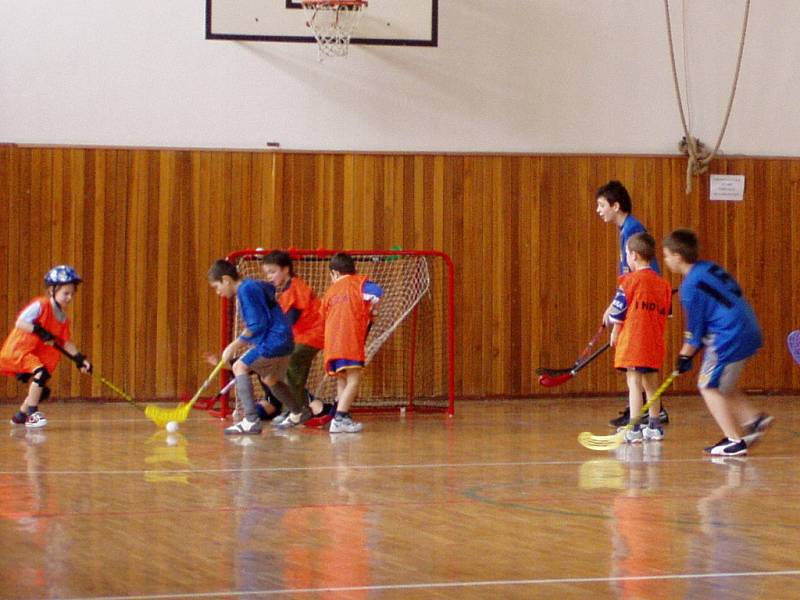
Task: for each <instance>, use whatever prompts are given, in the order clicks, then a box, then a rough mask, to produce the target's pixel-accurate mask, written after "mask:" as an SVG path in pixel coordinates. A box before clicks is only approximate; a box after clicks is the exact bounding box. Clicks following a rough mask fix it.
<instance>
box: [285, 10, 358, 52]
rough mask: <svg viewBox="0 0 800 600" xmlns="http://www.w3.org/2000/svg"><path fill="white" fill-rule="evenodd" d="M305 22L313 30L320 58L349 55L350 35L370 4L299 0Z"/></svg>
mask: <svg viewBox="0 0 800 600" xmlns="http://www.w3.org/2000/svg"><path fill="white" fill-rule="evenodd" d="M300 2H301V4H302V5H303V10H304V11H305V13H306V19H307V20H306V25H307V26H308V27H310V28H311V29H312V30H313V31H314V37H315V38H316V40H317V46H318V50H319V60H320V61H322V60H323V59H324V58H325V57H326V56H347V49H348V48H349V46H350V36H351V35H352V33H353V31H355V29H356V27H357V26H358V22H359V21H360V20H361V15H362V14H363V12H364V9H365V8H366V7H367V0H300Z"/></svg>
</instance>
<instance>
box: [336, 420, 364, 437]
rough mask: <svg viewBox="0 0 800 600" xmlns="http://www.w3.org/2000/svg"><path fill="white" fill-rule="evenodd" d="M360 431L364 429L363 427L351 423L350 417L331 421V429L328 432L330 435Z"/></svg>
mask: <svg viewBox="0 0 800 600" xmlns="http://www.w3.org/2000/svg"><path fill="white" fill-rule="evenodd" d="M362 429H364V426H363V425H362V424H361V423H358V422H356V421H353V419H351V418H350V417H344V418H341V419H334V420H333V421H331V427H330V429H329V430H328V431H330V432H331V433H358V432H359V431H361V430H362Z"/></svg>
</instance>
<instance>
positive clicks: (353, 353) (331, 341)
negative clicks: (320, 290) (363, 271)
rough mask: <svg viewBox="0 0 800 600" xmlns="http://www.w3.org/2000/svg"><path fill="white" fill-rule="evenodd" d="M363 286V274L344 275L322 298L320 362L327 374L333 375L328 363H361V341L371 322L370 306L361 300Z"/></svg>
mask: <svg viewBox="0 0 800 600" xmlns="http://www.w3.org/2000/svg"><path fill="white" fill-rule="evenodd" d="M365 283H367V277H366V276H365V275H346V276H345V277H342V278H341V279H339V280H338V281H336V282H334V283H333V285H331V287H329V288H328V290H327V291H326V292H325V295H324V296H323V297H322V317H323V318H324V319H325V350H324V352H323V361H324V365H325V370H326V371H327V372H328V373H329V374H333V373H334V372H335V369H334V368H331V366H330V365H331V361H339V360H341V361H355V362H359V363H361V365H363V363H364V360H365V357H364V342H365V341H366V339H367V331H368V329H369V324H370V322H371V321H372V314H371V312H370V311H371V307H372V304H371V302H370V301H369V300H365V299H364V284H365ZM373 285H374V284H373Z"/></svg>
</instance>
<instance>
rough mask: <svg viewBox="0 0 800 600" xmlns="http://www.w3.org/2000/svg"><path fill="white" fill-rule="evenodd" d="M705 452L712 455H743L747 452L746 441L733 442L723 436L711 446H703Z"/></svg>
mask: <svg viewBox="0 0 800 600" xmlns="http://www.w3.org/2000/svg"><path fill="white" fill-rule="evenodd" d="M705 453H706V454H711V455H712V456H744V455H745V454H747V442H745V441H744V440H739V441H738V442H734V441H733V440H732V439H730V438H726V437H724V438H722V439H721V440H720V441H718V442H717V443H716V444H714V445H713V446H709V447H708V448H705Z"/></svg>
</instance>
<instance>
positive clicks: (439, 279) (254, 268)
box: [214, 248, 455, 416]
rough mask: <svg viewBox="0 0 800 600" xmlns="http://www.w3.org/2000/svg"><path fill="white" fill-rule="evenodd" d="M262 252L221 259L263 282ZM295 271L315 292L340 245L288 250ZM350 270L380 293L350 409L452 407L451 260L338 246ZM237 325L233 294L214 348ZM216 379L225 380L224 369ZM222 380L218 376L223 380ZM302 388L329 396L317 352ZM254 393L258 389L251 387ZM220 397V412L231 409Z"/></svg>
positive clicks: (321, 289)
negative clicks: (347, 258) (353, 267)
mask: <svg viewBox="0 0 800 600" xmlns="http://www.w3.org/2000/svg"><path fill="white" fill-rule="evenodd" d="M269 252H270V251H269V250H263V249H261V248H259V249H246V250H239V251H236V252H232V253H231V254H229V255H228V256H227V259H228V260H230V261H231V262H232V263H233V264H235V265H236V266H237V268H238V269H239V273H240V275H241V276H242V277H249V278H253V279H266V277H265V275H264V272H263V269H262V258H263V256H264V255H266V254H268V253H269ZM288 252H289V254H290V255H291V257H292V262H293V266H294V272H295V275H296V276H298V277H300V278H302V279H303V280H304V281H305V282H306V283H307V284H308V285H309V286H311V288H312V289H313V290H314V292H315V293H316V294H317V296H318V297H320V298H321V297H322V295H323V294H324V293H325V290H326V289H327V288H328V286H329V285H330V283H331V280H330V275H329V273H330V271H329V267H328V265H329V261H330V258H331V256H333V255H334V254H336V253H337V252H341V250H297V249H290V250H288ZM344 252H347V253H348V254H350V255H351V256H352V257H353V259H354V260H355V263H356V270H357V272H358V273H360V274H363V275H367V277H368V278H369V279H370V280H372V281H375V283H377V284H379V285H380V286H381V287H382V288H383V290H384V297H383V299H382V301H381V305H380V310H379V311H378V314H377V316H376V318H375V321H374V322H373V324H372V327H371V328H370V331H369V334H368V336H367V342H366V357H367V364H366V368H365V370H364V376H363V378H362V380H361V385H360V386H359V395H358V399H357V400H356V402H355V404H354V409H355V410H372V411H384V410H387V411H388V410H397V409H399V408H405V409H406V411H409V412H412V411H446V412H447V414H449V415H453V414H454V412H455V337H454V324H455V317H454V286H455V274H454V273H455V271H454V267H453V261H452V260H451V259H450V257H449V256H448V255H447V254H445V253H443V252H436V251H430V250H344ZM242 329H243V325H242V324H241V322H240V317H239V311H238V309H237V306H236V300H235V298H234V299H232V300H230V301H229V300H225V299H223V301H222V317H221V338H222V347H225V346H226V345H227V344H228V343H230V341H231V340H232V339H233V336H234V335H238V333H239V332H240V331H241V330H242ZM224 373H225V375H224V376H223V377H224V378H227V377H228V374H227V372H224ZM224 383H226V381H223V385H224ZM306 389H307V391H308V392H309V393H310V394H312V395H313V396H314V397H315V398H319V399H321V400H323V401H326V402H331V401H333V400H334V398H335V395H336V386H335V381H334V380H333V378H331V377H327V376H326V375H325V373H324V371H323V367H322V352H320V353H319V354H318V355H317V357H316V358H315V359H314V364H313V366H312V370H311V374H310V375H309V378H308V382H307V384H306ZM254 390H255V391H256V393H257V395H258V393H260V386H258V385H255V386H254ZM230 405H231V401H230V400H229V398H228V395H227V394H225V395H223V396H222V397H221V398H220V408H219V411H214V412H215V414H219V415H220V416H227V415H228V414H230V413H231V412H232V411H231V409H230Z"/></svg>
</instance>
